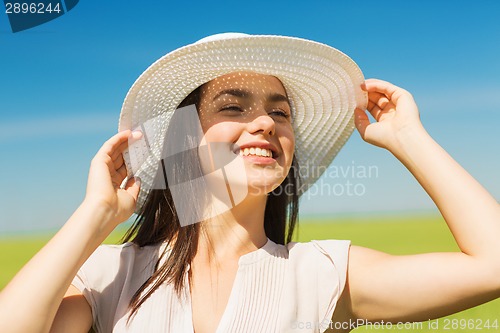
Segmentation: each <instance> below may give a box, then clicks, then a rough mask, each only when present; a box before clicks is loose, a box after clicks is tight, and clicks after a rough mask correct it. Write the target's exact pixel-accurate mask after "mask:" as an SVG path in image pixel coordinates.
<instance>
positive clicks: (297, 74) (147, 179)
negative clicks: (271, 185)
mask: <svg viewBox="0 0 500 333" xmlns="http://www.w3.org/2000/svg"><path fill="white" fill-rule="evenodd" d="M237 71H253V72H256V73H260V74H267V75H273V76H275V77H277V78H278V79H279V80H280V81H281V82H282V84H283V86H284V88H285V90H286V92H287V94H288V97H289V100H290V105H291V110H292V125H293V128H294V132H295V155H296V158H297V160H298V164H299V166H300V168H301V170H306V172H301V187H300V194H302V193H303V192H305V191H306V190H307V189H308V188H309V187H310V186H311V185H312V184H314V182H315V181H316V180H317V179H318V178H319V177H320V176H321V174H322V173H323V172H324V171H325V170H326V168H327V167H328V165H329V164H330V163H331V162H332V160H333V159H334V157H335V156H336V155H337V154H338V152H339V150H340V149H341V148H342V146H343V145H344V144H345V142H346V141H347V139H348V138H349V137H350V135H351V134H352V132H353V130H354V110H355V108H356V107H358V108H360V109H363V110H364V109H366V106H367V94H366V92H365V91H363V90H362V89H361V85H362V84H363V83H364V77H363V74H362V72H361V70H360V69H359V67H358V66H357V65H356V63H355V62H354V61H353V60H352V59H351V58H349V57H348V56H347V55H345V54H344V53H342V52H341V51H339V50H337V49H335V48H332V47H330V46H328V45H325V44H322V43H318V42H314V41H310V40H306V39H301V38H295V37H284V36H268V35H238V36H236V37H232V38H225V39H219V40H208V41H201V42H198V43H194V44H190V45H187V46H184V47H182V48H179V49H177V50H174V51H172V52H170V53H168V54H166V55H165V56H163V57H162V58H160V59H158V60H157V61H156V62H155V63H153V64H152V65H151V66H150V67H149V68H148V69H147V70H146V71H144V73H142V74H141V75H140V76H139V78H138V79H137V80H136V82H135V83H134V84H133V86H132V87H131V88H130V90H129V92H128V94H127V96H126V97H125V101H124V103H123V107H122V111H121V114H120V121H119V126H118V130H119V131H122V130H126V129H136V128H138V127H140V126H141V124H143V123H145V122H146V121H148V120H149V119H153V118H154V119H156V120H155V121H154V122H153V124H150V126H153V127H154V128H153V131H154V133H157V135H155V137H154V138H153V139H150V140H149V148H150V150H151V155H150V156H146V157H145V161H144V163H143V164H142V165H141V167H140V169H139V170H138V171H136V172H135V175H134V176H139V177H140V178H141V193H140V195H139V199H138V203H137V210H139V208H140V206H141V205H142V204H143V203H144V200H145V199H146V196H147V192H148V191H149V189H150V188H151V186H152V184H153V181H154V178H155V175H156V172H157V169H158V165H159V163H158V162H159V156H160V155H161V150H162V144H163V141H164V135H165V133H166V131H167V127H168V121H169V119H170V117H171V115H172V113H173V112H174V111H175V110H176V109H177V107H178V105H179V103H180V102H182V100H184V98H185V97H186V96H188V95H189V94H190V93H191V92H192V91H193V90H194V89H196V88H197V87H199V86H201V85H202V84H204V83H206V82H209V81H211V80H213V79H215V78H217V77H219V76H222V75H225V74H229V73H232V72H237ZM303 168H306V169H303ZM128 171H129V176H131V170H130V168H129V170H128Z"/></svg>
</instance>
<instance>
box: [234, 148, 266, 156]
mask: <svg viewBox="0 0 500 333" xmlns="http://www.w3.org/2000/svg"><path fill="white" fill-rule="evenodd" d="M240 156H262V157H273V153H272V151H271V150H270V149H265V148H259V147H250V148H244V149H241V150H240Z"/></svg>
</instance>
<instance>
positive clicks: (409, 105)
mask: <svg viewBox="0 0 500 333" xmlns="http://www.w3.org/2000/svg"><path fill="white" fill-rule="evenodd" d="M364 90H366V91H367V92H368V109H367V110H368V111H369V112H370V114H371V115H372V116H373V118H375V120H376V122H373V123H371V122H370V120H369V119H368V115H367V114H366V112H365V110H361V109H356V110H355V124H356V128H357V129H358V131H359V133H360V135H361V137H362V138H363V140H365V141H366V142H368V143H371V144H373V145H375V146H378V147H382V148H385V149H388V150H389V151H391V152H392V153H394V152H395V150H396V149H397V148H398V146H399V142H400V139H401V138H402V136H404V135H406V134H407V133H411V132H413V131H414V130H418V131H420V130H423V127H422V123H421V122H420V116H419V113H418V108H417V105H416V104H415V101H414V100H413V96H412V95H411V94H410V93H409V92H408V91H406V90H404V89H402V88H399V87H397V86H395V85H393V84H391V83H389V82H386V81H382V80H377V79H368V80H366V81H365V87H364Z"/></svg>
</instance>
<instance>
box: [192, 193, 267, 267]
mask: <svg viewBox="0 0 500 333" xmlns="http://www.w3.org/2000/svg"><path fill="white" fill-rule="evenodd" d="M266 201H267V196H249V197H247V198H246V199H245V200H244V201H243V202H241V203H240V204H238V205H237V206H236V207H234V208H232V209H231V210H229V211H227V212H225V213H223V214H221V215H218V216H216V217H213V218H210V219H208V220H206V221H203V222H201V223H202V225H201V227H202V228H201V233H200V238H199V240H198V251H197V253H196V257H197V259H198V260H201V261H202V262H206V263H209V262H210V261H211V260H212V258H211V257H212V255H213V257H214V259H215V260H216V261H217V262H222V261H228V260H234V261H237V260H238V259H239V257H240V256H242V255H244V254H246V253H249V252H252V251H255V250H256V249H258V248H261V247H262V246H264V244H266V242H267V237H266V233H265V230H264V213H265V209H266ZM210 254H212V255H210Z"/></svg>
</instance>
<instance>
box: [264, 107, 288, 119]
mask: <svg viewBox="0 0 500 333" xmlns="http://www.w3.org/2000/svg"><path fill="white" fill-rule="evenodd" d="M269 114H270V115H274V116H278V117H283V118H286V119H288V118H289V117H290V115H289V114H288V112H286V111H283V110H281V109H275V110H273V111H271V112H269Z"/></svg>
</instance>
